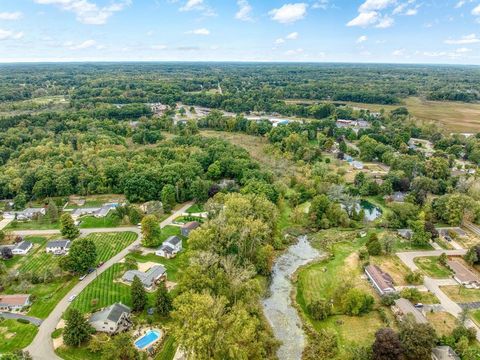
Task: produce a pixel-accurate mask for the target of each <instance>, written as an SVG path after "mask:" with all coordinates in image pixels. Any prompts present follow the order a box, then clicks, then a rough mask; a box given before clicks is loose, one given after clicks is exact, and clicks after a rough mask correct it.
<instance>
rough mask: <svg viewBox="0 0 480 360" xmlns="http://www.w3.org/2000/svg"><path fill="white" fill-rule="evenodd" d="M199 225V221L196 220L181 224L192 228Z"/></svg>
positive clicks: (185, 227)
mask: <svg viewBox="0 0 480 360" xmlns="http://www.w3.org/2000/svg"><path fill="white" fill-rule="evenodd" d="M199 226H200V223H199V222H198V221H190V222H188V223H186V224H185V225H183V228H184V229H189V230H193V229H196V228H197V227H199Z"/></svg>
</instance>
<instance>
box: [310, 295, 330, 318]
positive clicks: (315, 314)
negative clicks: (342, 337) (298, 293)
mask: <svg viewBox="0 0 480 360" xmlns="http://www.w3.org/2000/svg"><path fill="white" fill-rule="evenodd" d="M307 309H308V313H309V314H310V316H311V317H312V318H313V319H314V320H325V319H327V318H328V317H329V316H330V315H331V314H332V305H331V304H330V303H329V302H328V301H327V300H323V299H322V300H317V301H313V302H312V303H310V304H309V305H308V307H307Z"/></svg>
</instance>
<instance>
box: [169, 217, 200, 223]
mask: <svg viewBox="0 0 480 360" xmlns="http://www.w3.org/2000/svg"><path fill="white" fill-rule="evenodd" d="M190 221H198V222H200V223H203V222H204V221H205V219H204V218H201V217H198V216H179V217H177V218H175V222H176V223H188V222H190Z"/></svg>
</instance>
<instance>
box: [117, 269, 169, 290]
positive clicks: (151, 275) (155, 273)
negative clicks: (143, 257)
mask: <svg viewBox="0 0 480 360" xmlns="http://www.w3.org/2000/svg"><path fill="white" fill-rule="evenodd" d="M166 272H167V269H165V267H163V265H155V266H152V267H151V268H150V269H149V270H148V271H147V272H141V271H138V270H129V271H127V272H126V273H125V274H123V277H122V279H123V280H124V281H127V282H132V281H133V278H134V277H135V276H137V277H138V278H139V279H140V281H141V282H142V284H143V286H145V287H151V286H152V285H153V282H154V281H155V280H156V279H158V278H160V277H161V276H162V275H164V274H165V273H166Z"/></svg>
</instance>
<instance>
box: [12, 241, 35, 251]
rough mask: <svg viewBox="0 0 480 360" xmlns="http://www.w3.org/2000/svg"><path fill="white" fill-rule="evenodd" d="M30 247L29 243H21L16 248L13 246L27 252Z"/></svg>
mask: <svg viewBox="0 0 480 360" xmlns="http://www.w3.org/2000/svg"><path fill="white" fill-rule="evenodd" d="M30 246H32V243H31V242H30V241H22V242H21V243H19V244H18V245H17V246H15V249H20V250H27V249H28V248H29V247H30Z"/></svg>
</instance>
